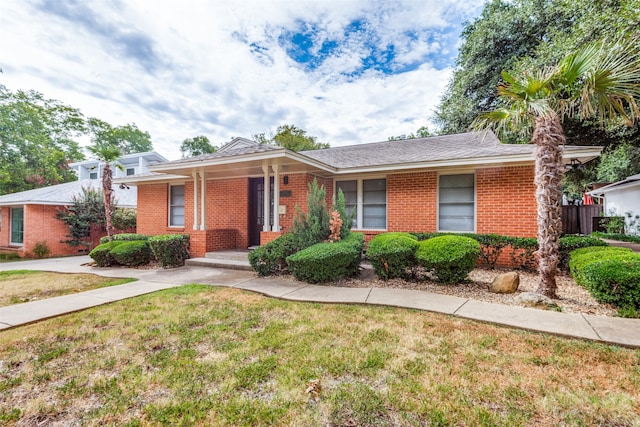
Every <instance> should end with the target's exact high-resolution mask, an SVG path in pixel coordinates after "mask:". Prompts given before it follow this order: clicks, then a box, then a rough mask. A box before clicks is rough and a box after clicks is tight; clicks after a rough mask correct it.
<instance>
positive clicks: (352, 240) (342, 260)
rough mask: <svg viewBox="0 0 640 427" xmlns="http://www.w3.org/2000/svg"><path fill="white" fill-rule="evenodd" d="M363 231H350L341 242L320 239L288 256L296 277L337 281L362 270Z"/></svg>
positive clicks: (299, 278)
mask: <svg viewBox="0 0 640 427" xmlns="http://www.w3.org/2000/svg"><path fill="white" fill-rule="evenodd" d="M363 247H364V235H363V234H362V233H350V234H349V236H348V237H347V238H346V239H343V240H340V241H338V242H332V243H331V242H323V243H317V244H315V245H313V246H310V247H308V248H306V249H303V250H301V251H299V252H296V253H295V254H293V255H290V256H288V257H287V264H288V265H289V270H290V271H291V274H293V277H295V278H296V279H298V280H302V281H305V282H308V283H321V282H329V281H337V280H340V279H343V278H345V277H353V276H355V275H357V274H358V272H359V271H360V259H361V257H362V248H363Z"/></svg>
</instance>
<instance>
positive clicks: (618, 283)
mask: <svg viewBox="0 0 640 427" xmlns="http://www.w3.org/2000/svg"><path fill="white" fill-rule="evenodd" d="M581 275H582V278H583V281H584V286H585V287H586V288H587V290H588V291H589V293H590V294H591V295H592V296H593V297H594V298H595V299H597V300H598V301H600V302H604V303H611V304H615V305H617V306H618V307H625V308H628V307H633V308H640V254H636V253H628V254H624V253H618V254H617V255H613V256H611V257H607V258H603V259H600V260H598V261H593V262H591V263H588V264H586V265H585V266H584V268H583V271H582V273H581Z"/></svg>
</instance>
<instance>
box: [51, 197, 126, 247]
mask: <svg viewBox="0 0 640 427" xmlns="http://www.w3.org/2000/svg"><path fill="white" fill-rule="evenodd" d="M112 205H113V206H115V201H112ZM56 218H57V219H59V220H61V221H62V222H64V224H65V225H66V226H67V227H68V229H69V234H68V235H67V237H68V238H69V239H68V240H65V241H64V243H67V244H69V245H71V246H73V247H77V246H82V247H84V248H85V249H87V250H88V249H90V246H91V241H92V235H91V233H92V231H94V230H98V229H102V228H104V227H105V225H106V217H105V208H104V196H103V194H102V191H100V190H94V189H91V188H83V189H82V193H80V194H77V195H74V196H73V199H72V204H71V205H70V206H66V207H64V208H62V209H58V210H57V212H56Z"/></svg>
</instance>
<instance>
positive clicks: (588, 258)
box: [569, 246, 632, 286]
mask: <svg viewBox="0 0 640 427" xmlns="http://www.w3.org/2000/svg"><path fill="white" fill-rule="evenodd" d="M629 253H632V251H631V249H628V248H620V247H617V246H590V247H586V248H580V249H576V250H575V251H572V252H571V255H570V261H569V271H570V272H571V276H572V277H573V279H574V280H575V281H576V283H577V284H579V285H582V286H584V280H583V275H582V273H583V272H584V267H585V266H586V265H587V264H590V263H592V262H595V261H599V260H601V259H605V258H611V257H616V256H618V255H625V254H629Z"/></svg>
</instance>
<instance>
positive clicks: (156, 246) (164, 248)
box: [149, 234, 190, 268]
mask: <svg viewBox="0 0 640 427" xmlns="http://www.w3.org/2000/svg"><path fill="white" fill-rule="evenodd" d="M189 243H190V239H189V235H188V234H162V235H160V236H151V237H149V246H150V247H151V252H152V253H153V257H154V258H155V259H156V260H157V261H158V264H159V265H160V266H161V267H162V268H171V267H182V266H183V265H184V262H185V260H187V259H189Z"/></svg>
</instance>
